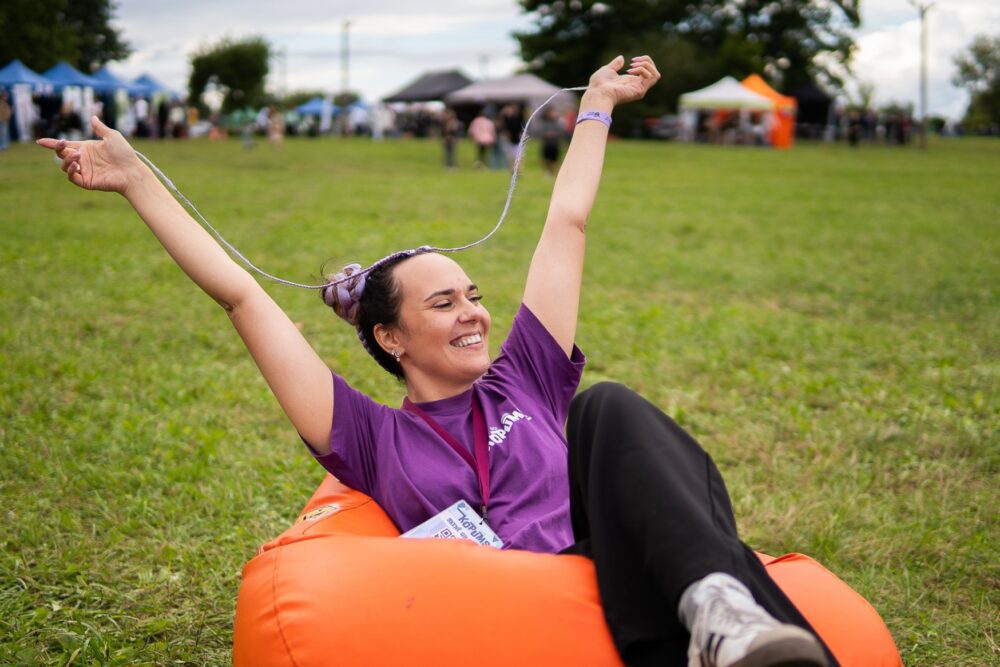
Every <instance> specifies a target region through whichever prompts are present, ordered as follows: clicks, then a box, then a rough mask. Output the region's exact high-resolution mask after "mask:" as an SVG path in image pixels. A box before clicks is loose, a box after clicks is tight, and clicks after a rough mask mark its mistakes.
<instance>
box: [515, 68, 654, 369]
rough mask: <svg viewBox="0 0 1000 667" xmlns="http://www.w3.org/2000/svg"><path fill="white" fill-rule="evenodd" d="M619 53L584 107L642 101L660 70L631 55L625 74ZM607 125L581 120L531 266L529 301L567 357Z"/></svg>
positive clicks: (605, 109)
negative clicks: (587, 227) (585, 240)
mask: <svg viewBox="0 0 1000 667" xmlns="http://www.w3.org/2000/svg"><path fill="white" fill-rule="evenodd" d="M624 64H625V59H624V58H623V57H622V56H618V57H617V58H615V59H614V60H612V61H611V62H610V63H608V64H607V65H605V66H604V67H602V68H600V69H599V70H597V71H596V72H594V74H593V75H592V76H591V77H590V83H589V85H588V87H587V90H586V91H585V92H584V93H583V97H582V99H581V100H580V111H581V112H586V111H598V112H601V113H605V114H610V113H611V111H612V110H613V109H614V107H615V106H616V105H618V104H623V103H625V102H631V101H633V100H638V99H641V98H642V97H643V96H644V95H645V94H646V91H647V90H649V88H650V87H651V86H652V85H653V84H654V83H656V82H657V81H658V80H659V78H660V74H659V72H657V71H656V65H655V64H654V63H653V61H652V59H650V58H649V57H648V56H638V57H635V58H633V59H632V62H631V64H630V65H629V69H628V71H627V73H626V74H624V75H619V74H618V71H619V70H620V69H621V68H622V67H623V66H624ZM607 141H608V128H607V127H606V126H605V125H604V123H602V122H599V121H589V122H585V123H580V124H578V125H577V126H576V129H575V130H574V132H573V139H572V141H570V144H569V149H568V150H567V151H566V159H565V160H564V161H563V164H562V167H560V169H559V175H558V176H557V177H556V183H555V186H554V187H553V189H552V200H551V202H550V203H549V212H548V215H547V216H546V219H545V227H544V228H543V229H542V236H541V238H540V239H539V240H538V246H537V247H536V248H535V254H534V256H533V257H532V259H531V267H530V268H529V269H528V280H527V284H526V285H525V288H524V299H523V300H524V304H525V305H526V306H528V308H530V309H531V311H532V312H533V313H534V314H535V315H536V316H537V317H538V319H539V320H540V321H541V323H542V324H543V325H544V326H545V328H546V329H547V330H548V331H549V333H551V334H552V336H553V338H555V339H556V341H557V342H558V343H559V345H560V346H561V347H562V348H563V350H564V351H565V352H566V354H567V355H568V354H569V353H570V352H571V351H572V349H573V340H574V338H575V337H576V322H577V314H578V311H579V307H580V284H581V281H582V278H583V257H584V247H585V243H584V232H585V229H586V226H587V218H588V217H589V216H590V211H591V209H592V208H593V206H594V198H595V197H596V196H597V188H598V185H599V184H600V181H601V170H602V169H603V167H604V148H605V146H606V145H607Z"/></svg>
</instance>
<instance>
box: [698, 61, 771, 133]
mask: <svg viewBox="0 0 1000 667" xmlns="http://www.w3.org/2000/svg"><path fill="white" fill-rule="evenodd" d="M720 109H721V110H725V111H738V112H739V115H740V127H741V128H743V129H745V128H746V127H747V124H748V118H749V115H750V112H751V111H774V100H772V99H770V98H769V97H765V96H763V95H761V94H759V93H755V92H754V91H752V90H750V89H749V88H747V87H746V86H744V85H743V84H742V83H740V82H739V81H737V80H736V79H734V78H733V77H731V76H726V77H723V78H721V79H719V80H718V81H716V82H715V83H713V84H712V85H711V86H708V87H706V88H702V89H701V90H695V91H692V92H690V93H684V94H683V95H681V98H680V101H679V104H678V110H679V111H680V116H681V118H680V125H681V127H680V136H681V138H682V139H683V140H686V141H693V140H694V138H695V133H696V131H697V124H698V112H699V111H708V110H720Z"/></svg>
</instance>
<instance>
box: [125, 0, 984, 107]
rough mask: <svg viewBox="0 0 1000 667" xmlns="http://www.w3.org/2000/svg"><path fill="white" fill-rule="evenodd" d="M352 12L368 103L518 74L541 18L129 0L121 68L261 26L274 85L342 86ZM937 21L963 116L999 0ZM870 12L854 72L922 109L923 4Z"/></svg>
mask: <svg viewBox="0 0 1000 667" xmlns="http://www.w3.org/2000/svg"><path fill="white" fill-rule="evenodd" d="M344 19H350V21H351V27H350V51H351V60H350V84H351V87H352V88H353V89H355V90H357V91H359V92H361V93H362V94H363V96H364V97H366V98H367V99H369V100H371V99H378V98H380V97H383V96H385V95H386V94H388V93H390V92H392V91H393V90H395V89H397V88H399V87H401V86H402V85H404V84H406V83H407V82H409V81H410V80H412V79H413V78H415V77H416V76H418V75H419V74H421V73H423V72H425V71H427V70H433V69H451V68H459V69H462V70H463V71H465V72H466V74H469V75H471V76H482V75H484V74H485V75H488V76H504V75H507V74H510V73H512V72H513V71H514V70H516V69H517V68H518V67H519V66H520V60H519V58H518V57H517V43H516V41H515V40H514V39H513V38H512V37H511V33H512V32H513V31H515V30H524V29H527V28H529V27H530V26H531V18H530V17H528V16H525V15H524V13H523V12H522V11H521V8H520V6H519V4H518V3H517V2H516V0H465V1H464V2H462V3H455V2H454V0H423V1H422V2H419V3H416V2H412V1H411V0H406V1H404V0H338V1H337V2H336V3H331V2H329V1H328V0H322V1H320V0H292V1H290V2H289V1H286V2H274V1H273V0H122V1H121V2H120V5H119V9H118V20H117V21H116V23H117V24H118V25H119V26H120V27H122V28H123V31H124V34H125V38H126V39H127V40H128V41H129V42H130V43H132V45H133V46H134V47H135V48H136V53H135V54H134V55H133V56H132V57H131V58H129V59H128V60H127V61H126V62H124V63H121V64H119V65H117V66H113V68H114V69H115V70H116V71H118V72H120V73H122V74H124V75H126V76H136V75H138V74H141V73H143V72H149V73H151V74H153V76H155V77H157V78H158V79H160V80H162V81H164V82H165V83H167V84H168V85H171V86H174V87H175V88H177V89H178V90H183V89H184V88H185V86H186V83H187V77H188V72H189V60H190V56H191V54H192V53H194V52H195V51H197V50H198V49H199V48H201V47H204V46H206V45H211V44H215V43H217V42H218V41H219V40H221V39H223V38H225V37H232V38H241V37H247V36H251V35H261V36H263V37H264V38H265V39H267V40H268V41H269V42H270V43H271V44H273V45H275V46H277V47H282V48H283V49H284V51H285V53H286V54H287V57H286V68H285V70H286V71H287V77H286V78H287V81H282V80H281V71H282V70H281V68H280V67H278V66H275V67H273V68H272V76H271V78H270V85H271V86H272V87H273V88H280V87H281V86H282V84H283V83H284V84H285V85H286V86H287V88H288V89H291V90H295V89H301V88H310V89H316V88H320V89H324V90H339V88H340V85H341V74H340V71H341V68H340V48H341V32H342V26H343V21H344ZM928 20H929V24H928V25H929V40H928V84H929V95H928V98H929V100H928V101H929V111H930V113H934V114H943V115H946V116H949V117H952V118H959V117H961V115H962V114H963V113H964V110H965V106H966V104H967V101H968V100H967V95H966V94H965V93H964V92H963V91H961V90H959V89H957V88H955V87H954V86H953V85H952V84H951V76H952V73H953V71H954V65H953V64H952V60H953V58H954V56H955V55H956V54H957V53H959V52H960V51H962V50H963V49H964V48H965V47H967V46H968V44H969V43H970V42H971V41H972V38H973V37H974V36H975V35H976V34H978V33H984V32H985V33H989V34H997V33H1000V2H997V1H996V0H936V2H935V4H934V6H933V8H932V9H931V11H930V13H929V19H928ZM862 21H863V23H862V26H861V28H860V30H858V33H857V46H858V48H857V51H856V53H855V57H854V65H853V70H854V75H855V78H856V80H857V81H861V82H868V83H871V84H873V85H874V86H875V96H876V103H877V104H885V103H888V102H890V101H895V102H901V103H911V104H913V105H914V108H915V109H917V107H918V98H919V80H920V78H919V77H920V22H919V20H918V18H917V11H916V9H914V7H913V6H912V5H911V4H910V3H909V2H908V0H868V1H866V2H863V3H862ZM275 65H278V63H277V62H276V63H275ZM848 88H849V90H852V89H853V86H852V85H849V87H848Z"/></svg>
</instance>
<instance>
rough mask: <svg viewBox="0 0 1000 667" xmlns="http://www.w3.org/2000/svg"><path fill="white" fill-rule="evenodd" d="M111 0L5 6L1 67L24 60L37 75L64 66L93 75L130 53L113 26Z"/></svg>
mask: <svg viewBox="0 0 1000 667" xmlns="http://www.w3.org/2000/svg"><path fill="white" fill-rule="evenodd" d="M114 10H115V5H114V3H113V2H112V1H111V0H72V2H71V1H70V0H3V2H2V3H0V35H3V39H0V63H3V64H6V63H7V62H8V61H10V60H13V59H14V58H19V59H20V60H21V61H23V62H24V64H25V65H27V66H28V67H31V68H32V69H35V70H39V71H42V70H46V69H48V68H49V67H52V66H53V65H55V64H56V63H57V62H58V61H60V60H67V61H69V62H70V63H71V64H73V65H75V66H76V67H77V68H79V69H81V70H83V71H85V72H91V71H94V70H96V69H98V68H99V67H100V66H101V65H104V64H105V63H107V62H110V61H114V60H123V59H125V58H127V57H128V55H129V53H130V52H131V50H130V48H129V46H128V44H127V43H126V42H125V41H124V39H123V38H122V36H121V33H120V31H119V30H118V29H117V28H115V27H114V26H112V25H111V21H112V19H113V15H114Z"/></svg>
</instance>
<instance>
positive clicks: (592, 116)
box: [576, 111, 611, 130]
mask: <svg viewBox="0 0 1000 667" xmlns="http://www.w3.org/2000/svg"><path fill="white" fill-rule="evenodd" d="M585 120H598V121H600V122H602V123H604V124H605V125H606V126H607V127H608V129H609V130H610V129H611V116H609V115H608V114H606V113H604V112H603V111H581V112H580V115H579V116H577V117H576V124H577V125H579V124H580V123H582V122H583V121H585Z"/></svg>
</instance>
